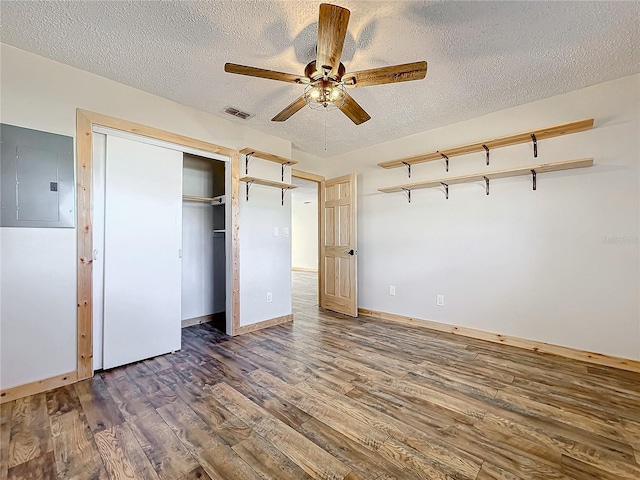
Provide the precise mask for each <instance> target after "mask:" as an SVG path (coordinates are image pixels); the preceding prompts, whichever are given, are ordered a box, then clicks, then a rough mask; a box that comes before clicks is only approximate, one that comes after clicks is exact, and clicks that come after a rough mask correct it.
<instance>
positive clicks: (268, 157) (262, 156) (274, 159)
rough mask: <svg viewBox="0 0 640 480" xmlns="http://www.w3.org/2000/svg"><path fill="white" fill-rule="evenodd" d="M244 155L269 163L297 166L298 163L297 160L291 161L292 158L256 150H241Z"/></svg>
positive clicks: (249, 148) (248, 148)
mask: <svg viewBox="0 0 640 480" xmlns="http://www.w3.org/2000/svg"><path fill="white" fill-rule="evenodd" d="M240 153H241V154H242V155H248V156H250V157H256V158H260V159H262V160H268V161H269V162H275V163H281V164H286V165H296V164H297V163H298V162H297V161H295V160H291V159H290V158H284V157H280V156H278V155H273V154H272V153H267V152H261V151H260V150H256V149H255V148H251V147H247V148H243V149H242V150H240Z"/></svg>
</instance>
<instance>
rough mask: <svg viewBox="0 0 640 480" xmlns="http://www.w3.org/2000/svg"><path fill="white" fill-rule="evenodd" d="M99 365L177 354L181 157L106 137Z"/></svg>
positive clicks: (153, 147)
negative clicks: (170, 353)
mask: <svg viewBox="0 0 640 480" xmlns="http://www.w3.org/2000/svg"><path fill="white" fill-rule="evenodd" d="M106 150H107V156H106V188H105V226H104V232H105V237H104V327H103V329H104V331H103V347H104V350H103V359H104V361H103V368H105V369H107V368H113V367H116V366H118V365H125V364H127V363H131V362H136V361H138V360H143V359H145V358H150V357H154V356H156V355H162V354H164V353H169V352H172V351H176V350H180V340H181V318H182V317H181V315H180V313H181V311H180V309H181V259H180V256H181V252H180V250H181V248H182V244H181V242H182V152H178V151H175V150H169V149H168V148H162V147H158V146H155V145H149V144H145V143H141V142H136V141H133V140H127V139H124V138H118V137H114V136H111V135H107V146H106Z"/></svg>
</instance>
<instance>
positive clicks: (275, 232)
mask: <svg viewBox="0 0 640 480" xmlns="http://www.w3.org/2000/svg"><path fill="white" fill-rule="evenodd" d="M278 235H279V233H278V227H273V236H274V237H277V236H278Z"/></svg>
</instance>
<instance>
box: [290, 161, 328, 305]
mask: <svg viewBox="0 0 640 480" xmlns="http://www.w3.org/2000/svg"><path fill="white" fill-rule="evenodd" d="M291 176H292V177H295V178H301V179H302V180H309V181H310V182H315V183H317V184H318V305H320V304H321V303H322V299H321V297H322V292H323V288H322V287H323V286H324V265H323V262H322V258H321V257H320V251H321V246H320V242H321V241H322V239H323V238H324V208H322V189H323V187H324V180H325V178H324V177H323V176H322V175H318V174H316V173H311V172H305V171H303V170H298V169H296V168H292V169H291ZM292 226H293V225H292Z"/></svg>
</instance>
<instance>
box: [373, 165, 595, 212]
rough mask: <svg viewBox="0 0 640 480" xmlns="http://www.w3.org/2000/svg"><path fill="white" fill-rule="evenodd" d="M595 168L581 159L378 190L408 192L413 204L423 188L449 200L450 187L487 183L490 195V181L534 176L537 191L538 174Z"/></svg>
mask: <svg viewBox="0 0 640 480" xmlns="http://www.w3.org/2000/svg"><path fill="white" fill-rule="evenodd" d="M591 166H593V158H580V159H578V160H567V161H564V162H555V163H542V164H539V165H531V166H529V167H519V168H511V169H508V170H497V171H494V172H485V173H474V174H471V175H462V176H458V177H449V178H440V179H437V180H426V181H423V182H415V183H406V184H403V185H394V186H391V187H382V188H379V189H378V190H379V191H380V192H383V193H393V192H406V193H407V195H408V199H409V202H411V191H412V190H419V189H422V188H437V187H444V188H445V192H446V196H447V198H449V185H455V184H459V183H473V182H482V181H484V182H485V189H486V194H487V195H489V180H494V179H496V178H506V177H516V176H519V175H532V177H533V189H534V190H535V189H536V175H537V174H538V173H547V172H557V171H560V170H571V169H574V168H585V167H591Z"/></svg>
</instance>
